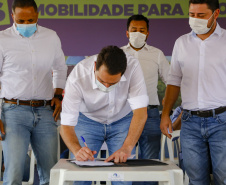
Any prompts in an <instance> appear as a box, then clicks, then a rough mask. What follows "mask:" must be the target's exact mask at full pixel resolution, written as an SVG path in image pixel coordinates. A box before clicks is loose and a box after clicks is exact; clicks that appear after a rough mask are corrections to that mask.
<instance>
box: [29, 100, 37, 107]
mask: <svg viewBox="0 0 226 185" xmlns="http://www.w3.org/2000/svg"><path fill="white" fill-rule="evenodd" d="M34 101H35V100H31V101H30V106H32V107H35V106H37V105H39V103H35V102H34Z"/></svg>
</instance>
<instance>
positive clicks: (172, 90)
mask: <svg viewBox="0 0 226 185" xmlns="http://www.w3.org/2000/svg"><path fill="white" fill-rule="evenodd" d="M179 93H180V87H178V86H174V85H167V87H166V92H165V99H164V101H165V102H164V106H163V110H162V116H169V115H170V111H171V110H172V108H173V105H174V103H175V102H176V101H177V98H178V96H179Z"/></svg>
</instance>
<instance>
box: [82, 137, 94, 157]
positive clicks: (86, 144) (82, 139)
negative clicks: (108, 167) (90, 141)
mask: <svg viewBox="0 0 226 185" xmlns="http://www.w3.org/2000/svg"><path fill="white" fill-rule="evenodd" d="M81 139H82V141H83V143H84V144H85V146H86V147H87V148H88V146H87V144H86V141H85V139H84V137H82V136H81ZM94 161H96V160H95V159H94Z"/></svg>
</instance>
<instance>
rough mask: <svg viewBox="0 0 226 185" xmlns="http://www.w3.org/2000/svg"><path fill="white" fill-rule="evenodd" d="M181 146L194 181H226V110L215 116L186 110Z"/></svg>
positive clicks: (197, 184) (200, 183)
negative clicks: (211, 174)
mask: <svg viewBox="0 0 226 185" xmlns="http://www.w3.org/2000/svg"><path fill="white" fill-rule="evenodd" d="M181 120H182V127H181V134H180V139H181V147H182V151H183V163H184V167H185V171H186V172H187V174H188V177H189V179H190V185H207V184H210V167H211V164H212V170H213V177H214V184H215V185H223V184H225V185H226V157H225V156H226V112H224V113H221V114H218V115H214V116H213V117H208V118H204V117H198V116H195V115H191V114H190V112H186V111H184V112H183V114H182V119H181Z"/></svg>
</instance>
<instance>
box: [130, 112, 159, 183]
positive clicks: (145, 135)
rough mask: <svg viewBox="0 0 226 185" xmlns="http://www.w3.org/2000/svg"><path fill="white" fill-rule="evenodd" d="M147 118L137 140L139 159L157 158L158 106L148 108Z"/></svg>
mask: <svg viewBox="0 0 226 185" xmlns="http://www.w3.org/2000/svg"><path fill="white" fill-rule="evenodd" d="M147 113H148V118H147V121H146V123H145V126H144V130H143V132H142V134H141V136H140V139H139V141H138V143H139V154H138V158H139V159H159V152H160V145H161V130H160V115H159V110H158V108H153V109H148V111H147ZM157 184H158V183H157V182H134V183H133V185H157Z"/></svg>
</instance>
